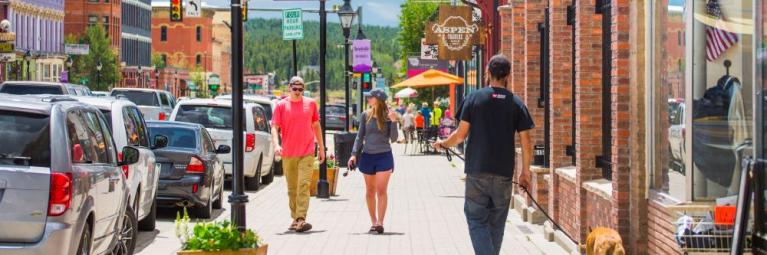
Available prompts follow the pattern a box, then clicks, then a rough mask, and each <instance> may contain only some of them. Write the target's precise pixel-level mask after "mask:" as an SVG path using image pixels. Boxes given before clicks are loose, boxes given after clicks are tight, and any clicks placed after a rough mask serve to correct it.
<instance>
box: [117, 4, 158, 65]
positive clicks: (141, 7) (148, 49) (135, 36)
mask: <svg viewBox="0 0 767 255" xmlns="http://www.w3.org/2000/svg"><path fill="white" fill-rule="evenodd" d="M151 4H152V2H151V1H150V0H124V1H122V17H123V19H122V33H120V40H121V44H122V47H121V48H120V59H122V62H125V65H126V66H145V67H149V66H151V65H152V38H151V36H152V35H151V32H152V28H151V26H152V6H151Z"/></svg>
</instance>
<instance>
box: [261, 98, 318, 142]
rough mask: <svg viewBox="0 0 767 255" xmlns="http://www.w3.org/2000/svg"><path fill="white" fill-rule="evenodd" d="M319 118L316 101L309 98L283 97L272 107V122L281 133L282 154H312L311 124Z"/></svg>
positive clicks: (312, 131)
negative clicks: (294, 99)
mask: <svg viewBox="0 0 767 255" xmlns="http://www.w3.org/2000/svg"><path fill="white" fill-rule="evenodd" d="M319 120H320V116H319V111H318V110H317V103H316V102H314V100H313V99H311V98H306V97H304V98H302V99H301V100H299V101H295V102H293V101H290V98H285V99H282V100H280V101H279V102H277V106H276V107H275V108H274V117H273V118H272V124H273V125H276V126H277V127H279V128H280V133H281V134H282V156H283V157H303V156H309V155H314V143H315V140H316V139H315V137H314V130H313V129H312V124H313V123H314V122H317V121H319Z"/></svg>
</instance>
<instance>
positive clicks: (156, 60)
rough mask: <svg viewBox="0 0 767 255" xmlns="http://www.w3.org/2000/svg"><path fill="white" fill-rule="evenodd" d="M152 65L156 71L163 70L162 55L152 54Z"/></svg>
mask: <svg viewBox="0 0 767 255" xmlns="http://www.w3.org/2000/svg"><path fill="white" fill-rule="evenodd" d="M152 65H153V66H154V67H156V68H158V69H163V68H165V61H163V59H162V55H160V54H158V53H152Z"/></svg>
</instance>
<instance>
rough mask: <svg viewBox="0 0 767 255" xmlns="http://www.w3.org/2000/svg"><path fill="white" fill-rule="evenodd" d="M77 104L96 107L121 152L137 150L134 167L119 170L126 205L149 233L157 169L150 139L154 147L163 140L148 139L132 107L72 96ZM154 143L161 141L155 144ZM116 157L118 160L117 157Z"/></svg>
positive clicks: (152, 224) (119, 101)
mask: <svg viewBox="0 0 767 255" xmlns="http://www.w3.org/2000/svg"><path fill="white" fill-rule="evenodd" d="M75 98H76V99H77V100H78V101H80V102H82V103H86V104H89V105H92V106H95V107H96V108H98V109H99V110H100V111H101V112H102V113H103V114H104V117H106V119H107V124H108V125H109V127H110V130H111V131H112V136H113V137H114V141H115V145H117V149H118V150H121V149H122V148H124V147H125V146H131V147H134V148H137V149H138V150H139V161H138V162H137V163H136V164H133V165H129V166H123V167H122V171H123V174H124V176H125V178H126V179H127V180H128V187H129V188H130V205H131V206H132V208H133V211H134V212H136V218H138V220H139V224H138V226H139V230H144V231H151V230H154V228H155V219H156V213H157V212H156V209H155V208H156V204H155V199H154V198H155V194H156V193H157V181H158V180H159V175H158V173H157V172H158V171H160V169H159V166H157V164H156V159H155V155H154V152H152V148H150V147H151V144H150V139H154V140H155V142H154V143H152V144H155V145H156V146H164V144H167V140H168V138H167V137H162V136H156V137H153V136H149V130H148V129H147V126H146V123H145V121H144V117H143V116H142V115H141V112H139V109H138V107H137V106H136V104H134V103H132V102H131V101H128V100H125V99H118V98H114V97H104V98H98V97H75ZM157 140H164V142H163V141H159V142H158V141H157ZM117 157H118V158H119V157H122V155H121V154H118V155H117Z"/></svg>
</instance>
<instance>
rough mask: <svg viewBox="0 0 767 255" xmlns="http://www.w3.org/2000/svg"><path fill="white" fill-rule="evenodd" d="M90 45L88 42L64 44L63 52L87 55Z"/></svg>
mask: <svg viewBox="0 0 767 255" xmlns="http://www.w3.org/2000/svg"><path fill="white" fill-rule="evenodd" d="M90 51H91V50H90V45H88V44H65V45H64V54H67V55H88V53H90Z"/></svg>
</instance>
